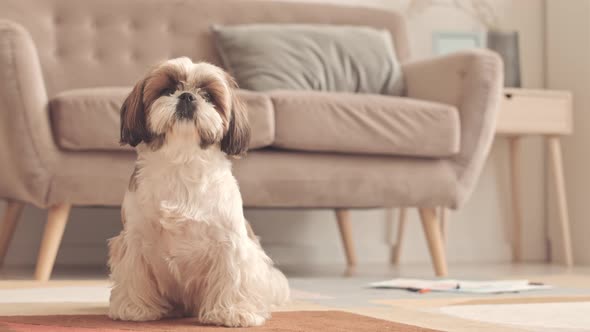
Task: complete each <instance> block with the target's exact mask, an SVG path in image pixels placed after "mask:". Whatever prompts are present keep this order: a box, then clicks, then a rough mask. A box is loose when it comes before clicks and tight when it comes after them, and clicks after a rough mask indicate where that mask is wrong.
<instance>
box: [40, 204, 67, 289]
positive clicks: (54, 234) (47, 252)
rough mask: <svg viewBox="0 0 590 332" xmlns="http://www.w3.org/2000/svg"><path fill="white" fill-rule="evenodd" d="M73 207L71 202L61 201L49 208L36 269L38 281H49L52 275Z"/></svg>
mask: <svg viewBox="0 0 590 332" xmlns="http://www.w3.org/2000/svg"><path fill="white" fill-rule="evenodd" d="M71 207H72V206H71V205H70V204H65V203H61V204H57V205H54V206H52V207H51V208H49V212H48V214H47V224H46V225H45V231H44V233H43V240H41V248H40V249H39V258H37V268H36V270H35V279H37V280H38V281H47V280H49V277H50V276H51V271H52V270H53V264H54V263H55V257H57V250H58V249H59V245H60V243H61V238H62V236H63V234H64V230H65V228H66V223H67V221H68V216H69V214H70V209H71Z"/></svg>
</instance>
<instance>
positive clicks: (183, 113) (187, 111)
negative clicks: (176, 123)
mask: <svg viewBox="0 0 590 332" xmlns="http://www.w3.org/2000/svg"><path fill="white" fill-rule="evenodd" d="M195 99H196V98H195V96H194V95H193V94H192V93H190V92H184V93H182V94H181V95H180V96H178V104H176V116H178V118H180V119H187V120H192V118H193V116H194V115H195V111H196V110H197V105H196V104H195V102H194V101H195Z"/></svg>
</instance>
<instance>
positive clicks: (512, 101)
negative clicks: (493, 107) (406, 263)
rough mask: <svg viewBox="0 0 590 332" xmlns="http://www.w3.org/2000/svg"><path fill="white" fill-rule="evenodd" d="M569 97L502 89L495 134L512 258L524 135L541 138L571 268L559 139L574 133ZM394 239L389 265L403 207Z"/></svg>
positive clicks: (517, 241) (516, 246) (397, 248)
mask: <svg viewBox="0 0 590 332" xmlns="http://www.w3.org/2000/svg"><path fill="white" fill-rule="evenodd" d="M572 114H573V111H572V95H571V93H570V92H566V91H551V90H526V89H505V90H504V95H503V99H502V102H501V105H500V112H499V115H498V122H497V125H496V135H497V136H504V137H507V138H508V140H509V144H510V156H509V161H510V180H511V196H512V219H513V220H512V221H513V224H512V227H513V230H512V236H513V238H512V259H513V261H514V262H519V261H520V260H521V259H522V245H521V237H522V213H521V206H520V193H521V191H520V188H521V183H520V175H519V172H518V170H519V167H520V141H521V139H522V137H524V136H531V135H536V136H543V137H544V138H545V142H546V143H545V144H546V145H547V149H548V152H549V161H550V164H551V179H552V180H553V184H554V188H555V194H556V195H555V196H556V200H557V201H556V205H557V212H558V216H559V218H558V219H559V227H560V229H561V237H562V246H563V247H562V250H563V252H564V257H565V261H564V263H565V265H567V266H572V265H573V263H574V260H573V255H572V244H571V235H570V225H569V214H568V208H567V198H566V191H565V180H564V173H563V159H562V153H561V141H560V138H561V136H564V135H570V134H572V132H573V115H572ZM439 211H440V212H439V213H440V220H441V228H442V232H443V236H445V238H446V228H447V227H446V222H447V220H448V217H447V216H446V215H447V212H446V209H445V208H444V207H442V208H440V210H439ZM398 220H399V221H398V222H399V224H398V230H397V240H396V242H395V244H394V245H393V247H392V255H391V257H392V262H393V263H398V261H399V257H400V252H401V244H402V240H403V230H404V224H405V222H406V211H405V208H402V209H400V213H399V218H398Z"/></svg>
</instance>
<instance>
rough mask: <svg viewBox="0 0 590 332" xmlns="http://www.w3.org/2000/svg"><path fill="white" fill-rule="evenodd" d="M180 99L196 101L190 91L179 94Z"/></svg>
mask: <svg viewBox="0 0 590 332" xmlns="http://www.w3.org/2000/svg"><path fill="white" fill-rule="evenodd" d="M178 99H180V100H185V101H194V100H195V96H194V95H193V94H192V93H190V92H183V93H182V94H181V95H180V96H178Z"/></svg>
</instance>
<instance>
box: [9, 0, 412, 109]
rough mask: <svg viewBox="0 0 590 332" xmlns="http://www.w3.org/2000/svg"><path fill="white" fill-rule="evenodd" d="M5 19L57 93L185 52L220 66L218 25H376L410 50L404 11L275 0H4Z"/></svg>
mask: <svg viewBox="0 0 590 332" xmlns="http://www.w3.org/2000/svg"><path fill="white" fill-rule="evenodd" d="M0 19H9V20H12V21H15V22H17V23H19V24H21V25H22V26H24V27H25V28H26V29H27V30H28V31H29V33H30V34H31V36H32V38H33V40H34V43H35V45H36V47H37V52H38V53H39V58H40V61H41V66H42V68H43V74H44V79H45V83H46V86H47V90H48V94H49V96H50V97H51V96H53V95H55V94H56V93H59V92H61V91H64V90H69V89H74V88H87V87H99V86H128V85H132V84H133V83H135V82H136V81H137V80H138V79H139V78H140V77H141V76H142V75H143V74H144V73H145V71H146V70H147V68H148V67H149V66H151V65H153V64H154V63H157V62H158V61H161V60H164V59H168V58H173V57H178V56H189V57H191V58H192V59H193V60H194V61H199V60H201V61H209V62H212V63H214V64H218V65H219V64H220V59H219V55H218V54H217V52H216V49H215V47H214V44H213V42H212V35H211V33H210V27H211V25H212V24H228V25H229V24H243V23H255V22H260V23H322V24H341V25H364V26H372V27H376V28H384V29H388V30H390V32H391V34H392V36H393V39H394V45H395V47H396V52H397V55H398V57H399V58H400V60H402V61H403V60H406V59H407V58H408V56H409V54H408V53H409V51H408V48H409V47H408V42H407V39H406V38H407V37H406V30H405V24H404V21H403V19H402V18H401V17H400V16H399V15H398V14H396V13H394V12H389V11H382V10H376V9H367V8H356V7H340V6H333V5H322V4H308V3H293V2H280V1H270V0H267V1H256V0H2V1H0ZM0 70H2V68H0Z"/></svg>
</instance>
